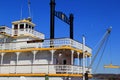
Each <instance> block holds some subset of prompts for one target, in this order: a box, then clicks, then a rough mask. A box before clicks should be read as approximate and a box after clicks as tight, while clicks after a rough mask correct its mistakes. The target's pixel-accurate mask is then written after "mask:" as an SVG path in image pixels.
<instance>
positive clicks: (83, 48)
mask: <svg viewBox="0 0 120 80" xmlns="http://www.w3.org/2000/svg"><path fill="white" fill-rule="evenodd" d="M82 51H83V80H85V37H84V36H83V44H82Z"/></svg>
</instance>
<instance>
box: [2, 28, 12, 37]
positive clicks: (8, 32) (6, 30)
mask: <svg viewBox="0 0 120 80" xmlns="http://www.w3.org/2000/svg"><path fill="white" fill-rule="evenodd" d="M3 27H4V29H1V30H0V32H5V33H7V34H9V35H11V33H12V29H11V28H8V27H6V26H3Z"/></svg>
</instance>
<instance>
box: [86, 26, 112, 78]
mask: <svg viewBox="0 0 120 80" xmlns="http://www.w3.org/2000/svg"><path fill="white" fill-rule="evenodd" d="M111 30H112V27H109V28H108V29H107V31H106V32H105V34H104V36H103V37H102V39H101V41H100V43H99V46H98V49H97V50H96V53H95V56H94V57H93V59H92V61H91V64H90V65H89V66H88V70H87V71H86V72H85V80H88V73H89V69H90V68H91V67H92V65H93V63H94V61H95V59H96V57H97V56H98V54H99V52H100V50H101V49H102V47H103V45H104V44H105V43H106V42H107V40H108V38H109V35H110V33H111ZM101 57H102V56H101ZM99 62H100V61H99ZM99 62H98V63H99Z"/></svg>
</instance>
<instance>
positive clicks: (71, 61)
mask: <svg viewBox="0 0 120 80" xmlns="http://www.w3.org/2000/svg"><path fill="white" fill-rule="evenodd" d="M71 52H72V53H71V65H73V54H74V51H73V50H71Z"/></svg>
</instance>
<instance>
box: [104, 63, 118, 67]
mask: <svg viewBox="0 0 120 80" xmlns="http://www.w3.org/2000/svg"><path fill="white" fill-rule="evenodd" d="M104 68H120V66H118V65H113V64H109V65H104Z"/></svg>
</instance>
